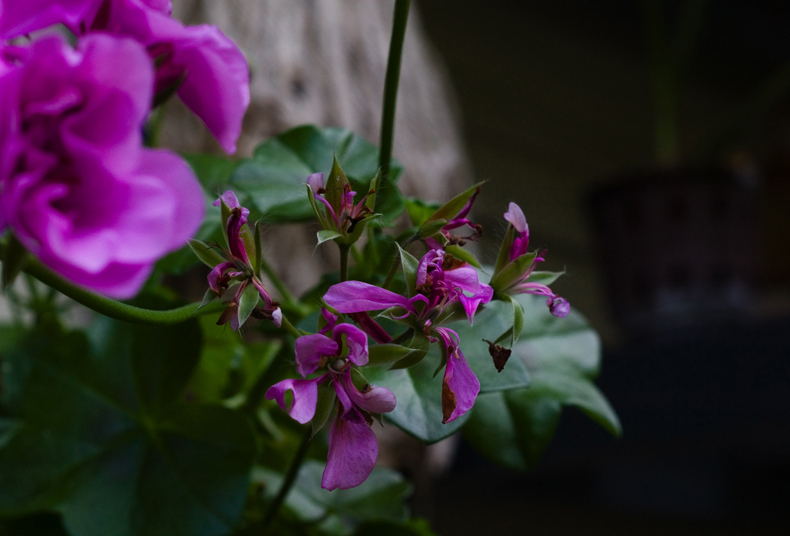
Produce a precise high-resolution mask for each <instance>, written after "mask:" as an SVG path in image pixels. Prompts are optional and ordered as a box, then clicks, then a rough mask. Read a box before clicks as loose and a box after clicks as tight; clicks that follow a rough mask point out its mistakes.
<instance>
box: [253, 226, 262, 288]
mask: <svg viewBox="0 0 790 536" xmlns="http://www.w3.org/2000/svg"><path fill="white" fill-rule="evenodd" d="M254 239H255V264H254V265H253V268H254V269H255V275H256V276H258V277H260V276H261V260H262V259H263V241H262V240H261V222H259V221H256V222H255V233H254Z"/></svg>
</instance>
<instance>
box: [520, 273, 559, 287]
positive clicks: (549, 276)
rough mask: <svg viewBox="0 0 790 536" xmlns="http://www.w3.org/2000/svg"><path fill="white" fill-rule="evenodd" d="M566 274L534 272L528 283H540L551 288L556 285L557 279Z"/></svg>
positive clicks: (530, 275)
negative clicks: (553, 284)
mask: <svg viewBox="0 0 790 536" xmlns="http://www.w3.org/2000/svg"><path fill="white" fill-rule="evenodd" d="M563 274H565V272H564V271H562V272H532V273H531V274H529V277H528V278H527V281H528V282H529V283H540V284H542V285H546V286H549V285H551V284H552V283H554V282H555V281H556V280H557V279H559V278H560V276H562V275H563Z"/></svg>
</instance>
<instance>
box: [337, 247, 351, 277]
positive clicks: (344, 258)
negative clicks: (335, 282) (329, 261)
mask: <svg viewBox="0 0 790 536" xmlns="http://www.w3.org/2000/svg"><path fill="white" fill-rule="evenodd" d="M339 248H340V281H348V251H349V249H350V248H349V247H348V246H343V245H341V246H339Z"/></svg>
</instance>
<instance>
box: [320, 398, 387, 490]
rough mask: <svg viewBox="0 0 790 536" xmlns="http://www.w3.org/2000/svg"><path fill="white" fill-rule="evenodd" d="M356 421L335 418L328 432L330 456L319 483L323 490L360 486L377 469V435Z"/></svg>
mask: <svg viewBox="0 0 790 536" xmlns="http://www.w3.org/2000/svg"><path fill="white" fill-rule="evenodd" d="M352 411H353V412H357V410H352ZM357 413H358V412H357ZM359 417H360V418H354V419H351V420H349V419H346V418H344V417H342V416H341V414H338V416H337V418H336V419H335V421H334V422H333V423H332V427H331V428H330V429H329V454H328V455H327V459H326V469H324V475H323V478H322V479H321V487H322V488H324V489H326V490H329V491H332V490H334V489H349V488H353V487H356V486H359V485H360V484H362V483H363V482H364V481H365V479H366V478H367V477H368V476H369V475H370V472H371V471H373V467H375V465H376V458H377V457H378V454H379V444H378V441H376V434H374V433H373V430H371V429H370V426H368V425H367V423H366V422H365V420H364V419H362V418H361V416H359Z"/></svg>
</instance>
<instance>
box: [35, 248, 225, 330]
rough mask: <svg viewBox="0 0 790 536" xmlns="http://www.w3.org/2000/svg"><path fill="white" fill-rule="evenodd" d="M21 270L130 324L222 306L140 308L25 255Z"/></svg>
mask: <svg viewBox="0 0 790 536" xmlns="http://www.w3.org/2000/svg"><path fill="white" fill-rule="evenodd" d="M23 271H24V272H25V273H27V274H30V275H32V276H33V277H35V278H36V279H38V280H39V281H41V282H42V283H44V284H45V285H49V286H50V287H52V288H54V289H55V290H57V291H59V292H60V293H61V294H64V295H65V296H68V297H69V298H71V299H72V300H74V301H76V302H77V303H81V304H82V305H84V306H85V307H88V308H89V309H93V310H94V311H96V312H97V313H101V314H103V315H104V316H109V317H110V318H114V319H116V320H123V321H124V322H131V323H133V324H178V323H180V322H184V321H185V320H189V319H190V318H193V317H195V316H200V315H205V314H211V313H219V312H220V311H222V310H223V309H224V308H225V307H226V306H225V304H224V303H222V302H212V303H209V304H208V305H206V306H205V307H203V308H202V309H199V310H198V307H199V306H200V303H197V302H195V303H190V304H189V305H184V306H183V307H178V308H176V309H168V310H166V311H155V310H153V309H143V308H141V307H135V306H133V305H129V304H126V303H122V302H119V301H117V300H113V299H112V298H108V297H106V296H100V295H99V294H94V293H93V292H91V291H89V290H85V289H84V288H82V287H78V286H77V285H75V284H73V283H70V282H68V281H66V280H64V279H61V278H60V277H58V276H57V275H55V274H54V273H52V272H50V271H49V270H48V269H47V268H46V267H44V265H43V264H41V263H40V262H39V261H38V260H36V259H35V258H33V257H29V258H28V260H27V262H26V263H25V267H24V268H23Z"/></svg>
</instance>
